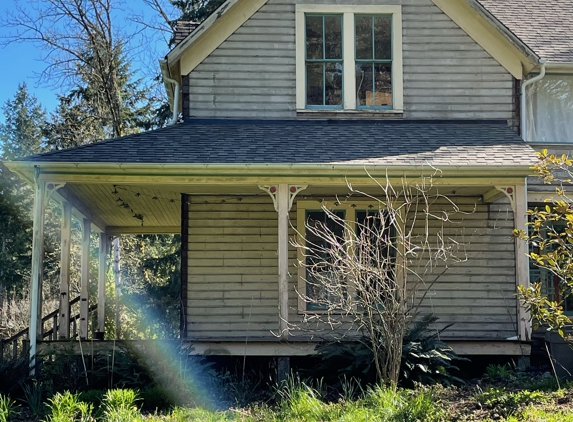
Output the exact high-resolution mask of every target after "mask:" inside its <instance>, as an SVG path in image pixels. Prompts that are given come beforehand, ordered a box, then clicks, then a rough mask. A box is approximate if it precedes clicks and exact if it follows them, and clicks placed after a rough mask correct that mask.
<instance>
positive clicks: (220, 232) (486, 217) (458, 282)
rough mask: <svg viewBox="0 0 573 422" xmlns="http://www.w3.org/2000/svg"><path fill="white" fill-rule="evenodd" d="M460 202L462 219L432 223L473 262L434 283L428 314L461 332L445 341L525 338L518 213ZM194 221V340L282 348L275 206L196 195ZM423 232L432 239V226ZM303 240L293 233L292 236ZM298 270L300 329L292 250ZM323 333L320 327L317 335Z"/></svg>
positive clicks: (190, 331)
mask: <svg viewBox="0 0 573 422" xmlns="http://www.w3.org/2000/svg"><path fill="white" fill-rule="evenodd" d="M456 202H457V203H458V204H459V206H460V209H461V211H462V212H459V213H457V214H452V215H451V220H452V221H450V222H445V223H442V222H437V221H432V222H431V223H430V225H429V226H430V230H432V231H433V232H434V233H437V232H438V231H439V230H442V225H443V231H444V233H445V235H446V236H447V237H449V238H452V239H454V240H455V241H456V242H459V243H460V244H461V245H463V246H462V247H461V248H460V251H459V253H458V256H459V257H462V258H464V262H461V263H459V264H455V265H452V268H450V269H449V270H448V271H446V272H445V273H444V274H443V275H441V276H440V277H439V278H438V279H437V280H436V281H435V282H434V283H433V284H431V282H432V281H433V278H434V277H435V274H439V273H441V272H442V270H443V267H442V266H438V267H436V268H435V269H434V270H433V271H432V273H431V274H433V276H432V275H428V276H427V277H426V282H427V283H428V285H430V284H431V285H430V291H429V294H428V295H427V296H426V298H425V300H424V301H423V303H422V308H421V312H422V313H435V314H436V315H437V316H438V317H439V321H438V325H439V326H440V327H441V326H444V325H446V324H450V323H454V325H453V326H452V327H450V328H449V329H448V330H447V331H445V332H444V333H443V335H442V338H444V339H466V340H478V339H480V340H486V339H505V338H508V337H512V336H515V335H516V325H515V323H516V309H517V302H516V299H515V250H514V242H513V240H512V229H513V214H512V212H511V210H510V207H509V204H508V203H507V202H506V201H505V200H502V201H500V202H498V203H495V204H490V205H487V204H480V202H479V198H457V199H456ZM475 204H478V205H475ZM442 208H443V209H447V208H448V207H446V205H445V204H444V205H443V207H442ZM450 208H451V207H450ZM296 211H297V210H296V203H295V205H294V206H293V209H292V210H291V212H290V214H289V218H290V220H291V223H292V224H293V225H296V221H297V219H296ZM188 218H189V220H188V227H189V237H188V243H187V247H188V261H187V264H188V293H187V295H188V297H187V335H188V338H189V339H196V340H209V339H211V340H213V339H229V340H238V339H241V338H242V339H244V338H246V337H248V339H251V340H255V339H273V334H272V333H273V332H274V333H276V332H277V331H278V322H279V316H278V315H279V311H278V269H277V264H278V259H277V253H276V251H277V235H278V231H277V230H278V229H277V213H276V211H275V209H274V207H273V204H272V201H271V199H270V197H267V196H264V195H261V196H256V197H242V198H239V197H229V196H226V197H223V196H221V197H215V196H208V197H207V196H205V197H201V196H191V201H190V203H189V214H188ZM416 227H417V230H419V233H420V234H421V233H423V231H424V223H423V220H421V219H420V220H419V221H418V224H417V226H416ZM294 235H295V230H294V229H291V231H290V233H289V237H293V236H294ZM431 240H432V241H435V240H436V236H433V238H432V239H431ZM448 264H449V265H451V264H452V262H448ZM289 267H290V278H289V286H290V287H289V308H290V312H289V321H290V322H291V323H295V324H296V325H299V326H300V324H301V321H302V316H301V314H300V313H298V311H297V299H298V297H297V293H296V286H297V278H296V274H297V268H296V251H295V249H294V248H293V247H292V246H291V247H290V248H289ZM410 284H412V282H410ZM303 328H304V330H303V331H301V332H297V331H296V330H295V331H293V333H292V334H293V335H294V337H293V338H296V337H299V338H300V337H305V338H306V337H308V336H309V335H310V334H312V333H313V331H312V330H313V327H312V326H305V327H303ZM322 328H323V327H320V326H318V325H317V326H315V327H314V329H315V332H314V333H315V334H316V333H318V331H319V330H321V329H322ZM277 341H278V340H277Z"/></svg>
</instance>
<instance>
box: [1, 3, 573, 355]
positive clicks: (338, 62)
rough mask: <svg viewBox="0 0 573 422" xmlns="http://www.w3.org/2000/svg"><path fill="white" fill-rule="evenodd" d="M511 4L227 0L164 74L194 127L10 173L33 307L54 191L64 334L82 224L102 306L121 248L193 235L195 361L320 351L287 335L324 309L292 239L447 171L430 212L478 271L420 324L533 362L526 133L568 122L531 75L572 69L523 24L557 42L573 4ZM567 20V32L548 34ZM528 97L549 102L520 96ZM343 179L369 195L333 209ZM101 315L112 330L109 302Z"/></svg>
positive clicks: (435, 286)
mask: <svg viewBox="0 0 573 422" xmlns="http://www.w3.org/2000/svg"><path fill="white" fill-rule="evenodd" d="M498 3H499V2H496V1H494V0H480V1H477V0H337V1H329V0H314V1H310V0H228V1H227V2H226V3H225V4H224V5H223V6H221V8H220V9H219V10H218V11H217V12H216V13H214V14H213V15H212V16H211V17H209V18H208V19H207V20H206V21H205V22H203V23H202V24H201V25H199V26H198V27H197V28H195V29H194V30H193V31H192V32H191V33H190V34H189V35H188V36H186V37H185V38H184V39H183V40H182V41H181V42H180V43H179V44H178V45H177V46H176V47H175V48H174V49H173V50H172V51H171V52H170V53H169V54H168V55H167V57H166V58H165V60H163V61H161V70H162V73H163V78H164V82H165V85H166V88H167V91H168V95H169V98H170V101H171V105H172V108H173V112H174V116H175V117H176V116H177V114H178V113H179V112H182V114H183V118H184V122H183V123H179V124H173V125H170V126H168V127H166V128H164V129H159V130H156V131H151V132H145V133H141V134H137V135H130V136H126V137H123V138H119V139H112V140H107V141H103V142H100V143H96V144H92V145H86V146H81V147H78V148H73V149H69V150H64V151H55V152H50V153H47V154H43V155H38V156H32V157H28V158H26V159H24V160H21V161H15V162H11V163H6V164H7V166H8V167H9V168H10V169H11V170H12V171H14V172H16V173H17V174H19V175H20V176H21V177H22V178H24V179H25V180H27V181H28V182H29V183H30V184H32V185H34V186H35V187H36V201H35V208H34V247H33V282H32V297H33V299H34V301H35V304H37V303H38V302H39V300H40V298H39V295H38V291H39V286H40V283H41V274H42V270H41V269H42V250H41V244H42V241H41V239H42V232H43V206H44V205H43V204H44V202H45V198H46V197H48V196H49V197H51V198H54V199H56V200H58V201H61V202H62V203H63V204H64V205H63V210H64V212H63V222H62V228H63V229H62V230H63V232H62V233H63V234H62V283H61V284H62V306H61V310H60V313H59V314H58V315H59V318H60V321H61V322H60V324H59V328H58V329H59V333H60V337H61V338H67V337H68V336H69V318H70V316H69V304H68V301H69V297H68V292H67V278H66V277H67V271H66V268H67V267H68V266H69V240H68V239H69V221H70V218H71V216H72V215H74V216H75V217H76V218H80V219H81V220H82V221H83V227H84V232H85V233H86V234H88V233H89V232H90V231H96V232H98V233H99V234H100V251H102V253H100V276H99V285H98V292H99V294H98V303H99V304H101V303H102V302H103V301H105V285H104V283H105V250H106V244H107V242H108V238H109V236H112V235H121V234H133V233H139V234H145V233H181V236H182V290H181V299H182V309H181V311H182V313H181V315H182V319H181V329H182V330H181V337H182V338H183V339H185V340H186V341H187V342H189V343H192V344H193V346H194V351H195V353H205V354H231V355H233V354H237V355H243V354H250V355H267V356H269V355H270V356H283V357H289V356H296V355H307V354H310V353H312V352H313V350H314V347H315V345H316V342H317V341H318V339H319V337H318V336H312V335H311V336H308V335H306V336H300V335H297V333H296V332H295V331H293V330H291V329H290V327H291V326H293V325H294V326H296V325H298V324H301V323H302V321H303V320H304V316H305V315H307V314H309V313H310V314H311V313H315V312H317V310H316V309H313V308H312V306H311V305H312V303H309V302H308V301H305V300H301V298H300V295H299V294H298V293H297V292H301V291H302V292H304V291H307V290H306V289H307V286H306V279H305V274H304V271H301V270H300V265H299V266H298V268H297V264H298V263H299V262H300V261H301V257H300V255H298V256H297V250H296V248H295V247H294V246H292V245H291V243H290V242H289V239H291V238H293V237H296V236H300V237H301V238H302V239H301V241H304V230H305V221H307V219H308V216H309V212H316V213H320V212H324V211H322V207H323V205H325V206H326V207H329V208H330V209H333V210H337V209H339V210H341V212H342V214H341V215H343V216H344V217H343V218H345V219H347V220H348V221H352V219H355V218H357V216H358V213H359V212H365V211H367V210H369V209H370V208H371V207H376V206H377V204H376V201H375V200H374V199H375V196H376V194H377V192H378V190H377V189H378V188H379V186H378V185H377V181H379V180H386V179H387V178H388V179H389V180H391V181H393V182H396V183H399V182H400V181H401V180H403V179H404V178H406V179H408V180H409V179H416V178H421V177H427V176H429V175H431V174H434V173H435V172H436V171H439V175H440V177H439V180H437V182H436V183H437V184H436V188H435V189H436V192H438V191H439V192H440V193H443V194H444V195H446V196H447V197H448V198H449V201H450V202H448V203H436V204H435V206H437V207H438V209H440V207H442V209H443V210H445V209H446V208H448V207H450V206H451V205H452V204H454V205H455V208H456V209H457V212H453V213H452V214H451V215H450V216H449V219H448V220H447V221H444V222H443V224H442V225H441V228H442V229H443V230H446V232H447V233H448V234H447V235H448V236H449V238H451V239H453V240H454V241H456V242H459V243H464V244H465V249H464V253H465V256H466V257H467V259H464V260H463V262H459V263H457V264H456V265H455V266H452V268H450V269H449V271H447V272H446V273H444V275H443V276H442V277H440V278H439V279H438V280H437V281H436V282H435V283H432V285H431V287H430V288H429V289H430V290H429V291H428V294H427V295H425V298H424V301H423V302H422V308H421V311H422V312H431V313H434V314H435V315H437V316H438V317H439V323H440V324H444V325H445V324H450V323H453V324H454V325H453V326H452V327H451V328H449V329H448V330H447V331H445V332H444V333H443V339H445V340H447V341H448V342H450V344H452V346H453V347H454V349H455V350H456V351H458V352H459V353H461V354H470V355H476V354H486V355H487V354H490V355H491V354H495V355H504V354H505V355H522V354H527V353H528V348H526V347H523V344H524V343H525V342H527V341H529V340H530V335H531V328H530V325H529V316H528V314H527V312H526V310H525V309H523V308H522V307H521V306H520V305H519V303H518V301H517V299H516V297H515V289H516V286H517V285H527V284H528V283H529V263H528V259H527V256H526V253H527V248H526V245H525V244H524V243H520V242H516V241H515V240H514V239H513V238H512V230H513V228H514V227H522V228H524V227H525V223H526V208H527V202H528V194H529V195H530V199H529V200H530V201H531V200H532V199H531V198H532V196H531V195H533V194H534V193H533V192H536V190H535V189H537V188H536V187H534V186H535V185H533V183H532V182H531V180H530V179H528V178H527V177H528V176H529V175H530V173H531V170H530V166H531V165H532V164H533V163H534V162H535V155H534V150H533V148H532V147H531V146H530V145H529V144H528V143H527V142H525V141H524V140H523V139H522V136H521V134H528V135H526V139H525V140H526V141H530V142H533V141H535V142H537V141H542V142H544V141H545V140H546V139H547V138H544V137H543V136H545V135H543V134H544V133H546V130H547V129H546V128H547V127H548V126H551V125H552V121H551V120H550V119H551V116H554V115H545V114H543V113H542V109H543V104H544V103H543V101H549V98H548V97H547V96H546V95H545V94H544V93H545V92H546V91H543V88H540V85H538V84H539V82H536V80H539V78H534V79H532V78H531V76H532V75H535V74H537V73H538V72H541V73H540V75H542V74H543V73H544V72H545V73H546V74H547V76H546V77H548V79H547V81H549V80H552V79H551V78H552V76H549V74H550V73H552V72H553V71H555V72H559V73H561V71H567V70H573V67H571V65H570V63H569V64H567V63H565V62H566V61H567V60H570V59H569V58H570V57H573V56H572V54H573V53H572V50H571V42H570V41H568V40H567V36H566V35H564V36H563V43H564V44H563V45H558V44H557V43H553V41H554V40H555V37H554V36H553V35H551V36H545V35H543V36H539V37H537V35H539V34H538V33H537V31H536V32H535V36H534V35H533V32H532V33H531V34H530V33H529V32H528V31H527V27H528V25H530V24H531V22H530V20H531V19H533V18H532V16H535V19H539V21H536V22H537V23H538V24H539V26H540V27H543V28H544V29H547V33H550V34H553V32H556V33H557V32H559V33H561V32H560V28H561V26H560V25H561V24H563V28H565V29H566V26H567V25H569V24H570V22H567V18H565V17H564V16H565V15H567V13H558V12H559V10H570V9H571V6H570V5H569V4H566V1H564V0H562V1H559V0H551V1H547V2H545V3H544V5H538V4H537V3H536V4H535V6H531V7H535V8H543V9H545V8H546V10H543V11H542V13H529V9H527V8H525V7H522V6H523V5H522V3H525V2H523V1H518V0H514V1H506V2H503V5H500V4H498ZM554 13H558V15H559V16H560V20H559V21H557V20H556V21H555V22H551V24H549V22H548V21H542V19H545V18H547V19H549V17H550V16H554ZM518 14H520V15H519V16H520V18H516V16H518ZM539 16H541V18H539ZM569 16H573V14H569ZM550 31H552V32H550ZM540 32H542V31H540ZM563 33H565V34H566V33H567V31H566V30H564V31H563ZM552 43H553V44H552ZM571 61H573V60H571ZM563 78H566V77H563ZM526 81H530V82H526ZM526 84H529V86H530V87H529V88H527V87H526ZM522 87H525V89H526V93H527V92H534V91H533V89H535V93H534V94H532V95H529V96H525V97H524V98H522V96H521V95H520V92H521V88H522ZM532 87H533V88H532ZM527 89H529V91H528V90H527ZM530 97H531V98H530ZM556 104H560V103H559V102H557V103H556ZM523 108H524V109H525V112H524V111H523ZM563 112H564V113H567V112H570V111H567V110H566V109H564V110H563ZM548 119H549V120H548ZM570 122H571V120H569V122H567V124H565V123H564V126H563V127H564V128H565V127H567V128H568V129H567V130H569V129H571V127H570V126H567V125H570V124H571V123H570ZM531 127H534V128H535V129H530V128H531ZM564 130H565V129H564ZM568 133H569V132H568ZM547 136H549V135H547ZM555 140H557V139H555ZM559 141H563V142H566V141H567V139H565V138H560V139H559ZM349 184H351V185H352V186H353V187H355V188H358V189H360V190H361V191H363V192H366V193H367V194H368V195H369V196H363V197H352V198H351V199H350V200H348V201H339V200H338V198H340V197H345V196H346V195H347V194H348V185H349ZM373 198H374V199H373ZM533 201H537V199H533ZM421 230H426V228H425V227H422V228H421ZM427 230H429V233H430V235H432V236H435V237H437V236H438V233H437V229H435V228H433V227H429V228H428V229H427ZM468 238H471V241H470V242H467V243H466V242H465V240H467V239H468ZM85 239H86V237H85V236H84V243H83V248H84V259H83V261H82V269H83V270H82V274H83V280H87V278H88V277H87V271H88V267H89V261H88V259H89V253H88V252H89V242H88V241H86V240H85ZM66 242H68V243H66ZM298 253H299V254H300V252H298ZM303 259H304V257H303ZM83 286H84V287H83V292H82V297H81V306H82V311H81V313H82V315H83V316H82V318H83V319H82V320H81V322H80V336H81V337H87V336H88V332H89V330H88V325H87V312H88V311H87V310H88V300H87V292H88V289H87V283H84V284H83ZM36 309H37V307H36V306H33V307H32V316H31V322H32V323H31V325H30V336H31V339H32V352H31V353H32V354H34V352H35V350H36V349H35V347H36V341H35V339H36V338H37V336H38V335H39V334H40V333H41V328H38V327H37V324H36V321H37V320H38V319H39V318H40V317H41V315H38V313H37V311H36ZM98 313H99V315H98V327H97V329H96V330H95V331H97V332H99V333H102V332H103V316H104V315H103V306H100V307H99V308H98ZM323 329H324V327H318V328H317V330H323ZM307 334H308V332H307ZM100 335H101V334H100Z"/></svg>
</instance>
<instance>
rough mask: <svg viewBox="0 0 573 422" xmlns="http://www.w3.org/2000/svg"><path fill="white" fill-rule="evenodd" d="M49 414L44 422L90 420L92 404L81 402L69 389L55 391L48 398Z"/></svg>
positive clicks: (80, 421)
mask: <svg viewBox="0 0 573 422" xmlns="http://www.w3.org/2000/svg"><path fill="white" fill-rule="evenodd" d="M48 402H49V404H48V407H49V414H48V417H47V419H46V422H92V421H95V419H94V418H93V417H92V411H93V406H92V405H91V404H88V403H85V402H82V401H81V400H80V399H79V396H78V394H72V393H70V392H69V391H66V392H65V393H56V394H55V395H54V397H52V398H51V399H49V400H48Z"/></svg>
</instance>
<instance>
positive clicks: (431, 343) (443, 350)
mask: <svg viewBox="0 0 573 422" xmlns="http://www.w3.org/2000/svg"><path fill="white" fill-rule="evenodd" d="M437 320H438V318H437V317H436V316H434V315H426V316H424V317H422V318H421V319H420V320H418V321H415V322H414V323H412V325H411V326H410V327H409V329H408V331H407V332H406V335H405V336H404V342H403V346H402V362H401V364H400V380H401V384H402V385H407V386H409V387H413V385H414V383H420V384H424V385H432V384H442V385H446V386H449V385H451V384H463V383H464V381H463V380H462V379H460V378H458V377H456V376H454V375H453V374H454V373H456V372H457V371H458V367H457V366H455V364H454V362H455V361H464V360H466V361H467V359H466V358H461V357H459V356H458V355H457V354H456V352H454V350H453V349H452V348H451V347H450V346H448V345H447V344H446V343H444V342H443V341H441V340H440V334H441V333H442V332H443V331H445V330H446V329H447V328H449V327H450V325H448V326H446V327H444V328H442V329H441V330H439V331H437V330H434V329H431V328H430V325H431V324H433V323H435V322H436V321H437Z"/></svg>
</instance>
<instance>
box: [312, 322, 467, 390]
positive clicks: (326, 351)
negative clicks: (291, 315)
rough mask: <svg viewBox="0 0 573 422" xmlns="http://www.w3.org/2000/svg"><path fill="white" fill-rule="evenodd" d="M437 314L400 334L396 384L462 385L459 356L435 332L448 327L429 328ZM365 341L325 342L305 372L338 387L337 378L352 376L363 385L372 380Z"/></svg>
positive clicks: (412, 325) (373, 379) (370, 382)
mask: <svg viewBox="0 0 573 422" xmlns="http://www.w3.org/2000/svg"><path fill="white" fill-rule="evenodd" d="M436 320H437V317H435V316H433V315H428V316H424V317H422V318H421V319H420V320H417V321H415V322H414V323H412V324H411V326H410V328H409V329H408V331H407V332H406V335H405V337H404V343H403V346H402V362H401V367H400V384H401V385H403V386H413V385H414V383H421V384H427V385H431V384H437V383H439V384H443V385H450V384H463V382H464V381H463V380H462V379H460V378H458V377H456V376H455V375H454V374H455V373H456V372H457V371H458V367H457V366H456V365H455V362H456V361H462V360H467V359H465V358H460V357H459V356H458V355H456V353H455V352H454V351H453V349H452V348H451V347H449V346H448V345H447V344H446V343H444V342H443V341H441V340H440V338H439V335H440V334H441V333H442V332H443V331H444V330H445V329H446V328H448V327H446V328H444V329H442V330H440V331H436V330H434V329H431V328H430V325H431V324H433V323H435V322H436ZM367 344H368V342H367V341H366V340H365V341H360V342H355V343H350V342H346V343H341V342H336V343H326V344H324V345H321V346H319V347H318V348H317V352H318V354H319V356H320V357H321V362H320V363H319V364H318V365H316V367H315V368H314V370H313V373H310V374H309V375H315V376H321V377H324V378H325V380H326V381H327V382H328V383H329V384H332V385H334V386H337V387H338V388H341V387H342V385H341V382H340V381H339V379H343V378H344V377H347V378H348V377H354V378H356V379H357V380H360V383H361V384H363V385H368V384H374V383H375V381H376V380H375V371H374V368H373V365H374V356H373V353H372V351H371V350H370V348H369V347H367Z"/></svg>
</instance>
